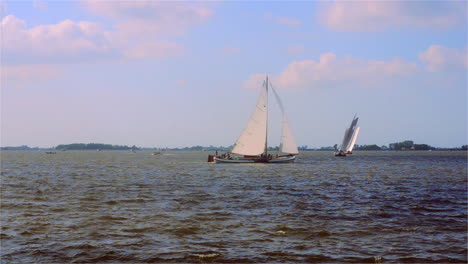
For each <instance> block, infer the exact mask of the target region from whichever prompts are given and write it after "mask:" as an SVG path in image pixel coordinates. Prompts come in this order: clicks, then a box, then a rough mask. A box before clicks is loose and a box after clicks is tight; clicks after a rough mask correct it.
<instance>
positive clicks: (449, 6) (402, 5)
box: [318, 1, 467, 31]
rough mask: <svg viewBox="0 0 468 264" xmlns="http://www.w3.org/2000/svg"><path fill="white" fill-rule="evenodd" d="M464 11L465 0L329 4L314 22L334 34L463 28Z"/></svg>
mask: <svg viewBox="0 0 468 264" xmlns="http://www.w3.org/2000/svg"><path fill="white" fill-rule="evenodd" d="M466 10H467V4H466V2H465V1H333V2H331V3H327V4H325V6H324V7H323V8H322V9H319V14H318V19H319V21H320V22H321V23H323V24H324V25H326V26H327V27H329V28H332V29H334V30H338V31H381V30H384V29H388V28H407V27H411V28H428V29H434V28H435V29H445V28H449V27H453V26H455V25H458V24H465V25H466V14H467V12H466Z"/></svg>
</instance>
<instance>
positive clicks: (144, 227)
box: [0, 151, 467, 263]
mask: <svg viewBox="0 0 468 264" xmlns="http://www.w3.org/2000/svg"><path fill="white" fill-rule="evenodd" d="M171 154H174V155H156V156H152V155H150V152H138V153H136V154H131V153H127V152H123V151H114V152H112V151H109V152H106V151H102V152H85V151H76V152H73V151H67V152H58V153H57V154H56V155H46V154H45V153H44V152H33V151H3V152H2V153H1V158H2V168H1V196H2V197H1V233H0V236H1V262H2V263H26V262H39V263H50V262H59V263H63V262H108V263H116V262H117V263H119V262H128V263H135V262H203V263H205V262H218V263H219V262H230V263H240V262H241V263H262V262H263V263H271V262H280V263H284V262H317V263H323V262H331V263H335V262H358V263H362V262H368V263H383V262H387V263H388V262H399V263H404V262H423V263H429V262H435V263H445V262H461V263H466V262H467V250H466V245H467V234H466V233H467V200H466V197H467V155H466V152H356V153H355V154H353V155H351V156H348V157H346V158H335V157H333V154H332V153H328V152H306V153H301V155H300V156H299V157H298V160H297V162H296V163H295V164H235V165H232V164H208V163H206V162H205V160H206V156H207V153H206V152H173V153H171Z"/></svg>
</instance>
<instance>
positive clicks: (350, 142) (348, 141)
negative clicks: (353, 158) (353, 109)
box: [335, 115, 360, 157]
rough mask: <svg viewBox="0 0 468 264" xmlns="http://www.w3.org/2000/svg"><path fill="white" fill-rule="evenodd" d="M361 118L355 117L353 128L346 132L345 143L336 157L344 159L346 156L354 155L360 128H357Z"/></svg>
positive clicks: (352, 123)
mask: <svg viewBox="0 0 468 264" xmlns="http://www.w3.org/2000/svg"><path fill="white" fill-rule="evenodd" d="M358 120H359V118H358V117H356V115H354V117H353V121H352V122H351V126H350V127H349V128H347V129H346V130H345V134H344V138H343V142H342V143H341V146H340V147H339V148H338V150H336V151H335V156H340V157H344V156H346V154H353V148H354V144H355V143H356V140H357V136H358V134H359V129H360V127H358V126H357V122H358Z"/></svg>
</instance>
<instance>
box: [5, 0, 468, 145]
mask: <svg viewBox="0 0 468 264" xmlns="http://www.w3.org/2000/svg"><path fill="white" fill-rule="evenodd" d="M0 10H1V13H0V19H1V43H0V44H1V46H0V51H1V72H0V73H1V81H0V85H1V98H0V99H1V100H0V101H1V136H0V139H1V143H0V145H1V146H17V145H29V146H39V147H50V146H56V145H59V144H71V143H90V142H96V143H106V144H119V145H137V146H141V147H184V146H193V145H204V146H208V145H214V146H229V145H232V144H233V143H234V142H235V141H236V140H237V138H238V137H239V135H240V134H241V132H242V130H243V129H244V127H245V125H246V124H247V121H248V119H249V117H250V115H251V113H252V112H253V110H254V107H255V104H256V101H257V98H258V96H259V93H260V88H261V85H262V82H263V80H264V79H265V76H266V75H268V76H269V78H270V80H271V82H272V84H273V86H274V87H275V88H276V90H277V91H278V93H279V95H280V96H281V98H282V101H283V104H284V106H285V109H286V112H287V115H288V118H289V121H290V122H291V126H292V128H293V131H294V135H295V138H296V142H297V144H298V145H307V146H309V147H321V146H332V145H334V144H337V143H338V144H339V142H341V140H342V137H343V135H344V130H345V129H346V128H347V127H348V126H349V124H350V122H351V121H352V118H353V116H354V114H357V116H358V117H359V118H360V119H359V123H358V124H359V126H360V127H361V131H360V135H359V137H358V139H357V142H356V143H357V144H360V145H362V144H377V145H387V144H389V143H393V142H399V141H403V140H413V141H414V142H415V143H426V144H429V145H432V146H436V147H459V146H461V145H464V144H467V111H468V108H467V85H468V84H467V83H468V82H467V32H468V31H467V2H466V1H394V2H393V1H373V2H365V1H359V2H358V1H322V2H316V1H310V2H309V1H297V2H292V1H284V2H283V1H253V2H250V1H228V2H216V1H209V2H202V1H196V2H194V1H190V2H183V1H172V2H163V1H143V0H142V1H87V0H83V1H49V2H48V1H2V0H0ZM270 99H271V102H273V100H272V97H271V98H270ZM270 105H271V110H270V115H269V116H270V120H269V125H270V130H269V134H268V137H269V140H270V141H269V143H270V145H271V146H275V145H278V144H279V138H280V125H279V123H280V118H281V115H280V114H279V110H278V107H277V106H275V105H274V103H271V104H270Z"/></svg>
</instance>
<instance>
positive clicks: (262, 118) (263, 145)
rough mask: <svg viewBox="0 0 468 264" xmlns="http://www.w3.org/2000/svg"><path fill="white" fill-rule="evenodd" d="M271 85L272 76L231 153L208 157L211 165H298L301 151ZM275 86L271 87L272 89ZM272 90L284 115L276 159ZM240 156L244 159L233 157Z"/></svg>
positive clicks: (281, 104)
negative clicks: (270, 106)
mask: <svg viewBox="0 0 468 264" xmlns="http://www.w3.org/2000/svg"><path fill="white" fill-rule="evenodd" d="M269 84H271V83H270V82H269V81H268V76H267V77H266V80H265V81H264V83H263V87H262V90H261V92H260V97H259V99H258V102H257V105H256V107H255V110H254V112H253V114H252V116H251V117H250V120H249V122H248V123H247V126H246V128H245V129H244V131H243V132H242V134H241V135H240V137H239V139H238V140H237V141H236V143H235V144H234V147H233V149H232V150H231V152H230V153H229V152H228V153H225V154H223V155H220V156H218V155H216V156H211V155H210V156H208V161H215V162H217V163H286V162H294V160H295V159H296V154H298V153H299V151H298V150H297V146H296V142H295V140H294V136H293V134H292V130H291V126H290V125H289V122H288V119H287V116H286V113H285V111H284V107H283V103H282V102H281V99H280V98H279V96H278V94H277V93H276V91H275V89H273V87H269ZM270 86H271V85H270ZM269 89H271V90H272V91H273V94H274V95H275V98H276V101H277V102H278V105H279V107H280V109H281V112H282V114H283V116H282V118H283V121H282V135H281V143H280V147H279V152H278V153H277V154H276V155H272V154H271V153H268V91H269ZM231 153H232V154H238V155H241V156H231Z"/></svg>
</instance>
